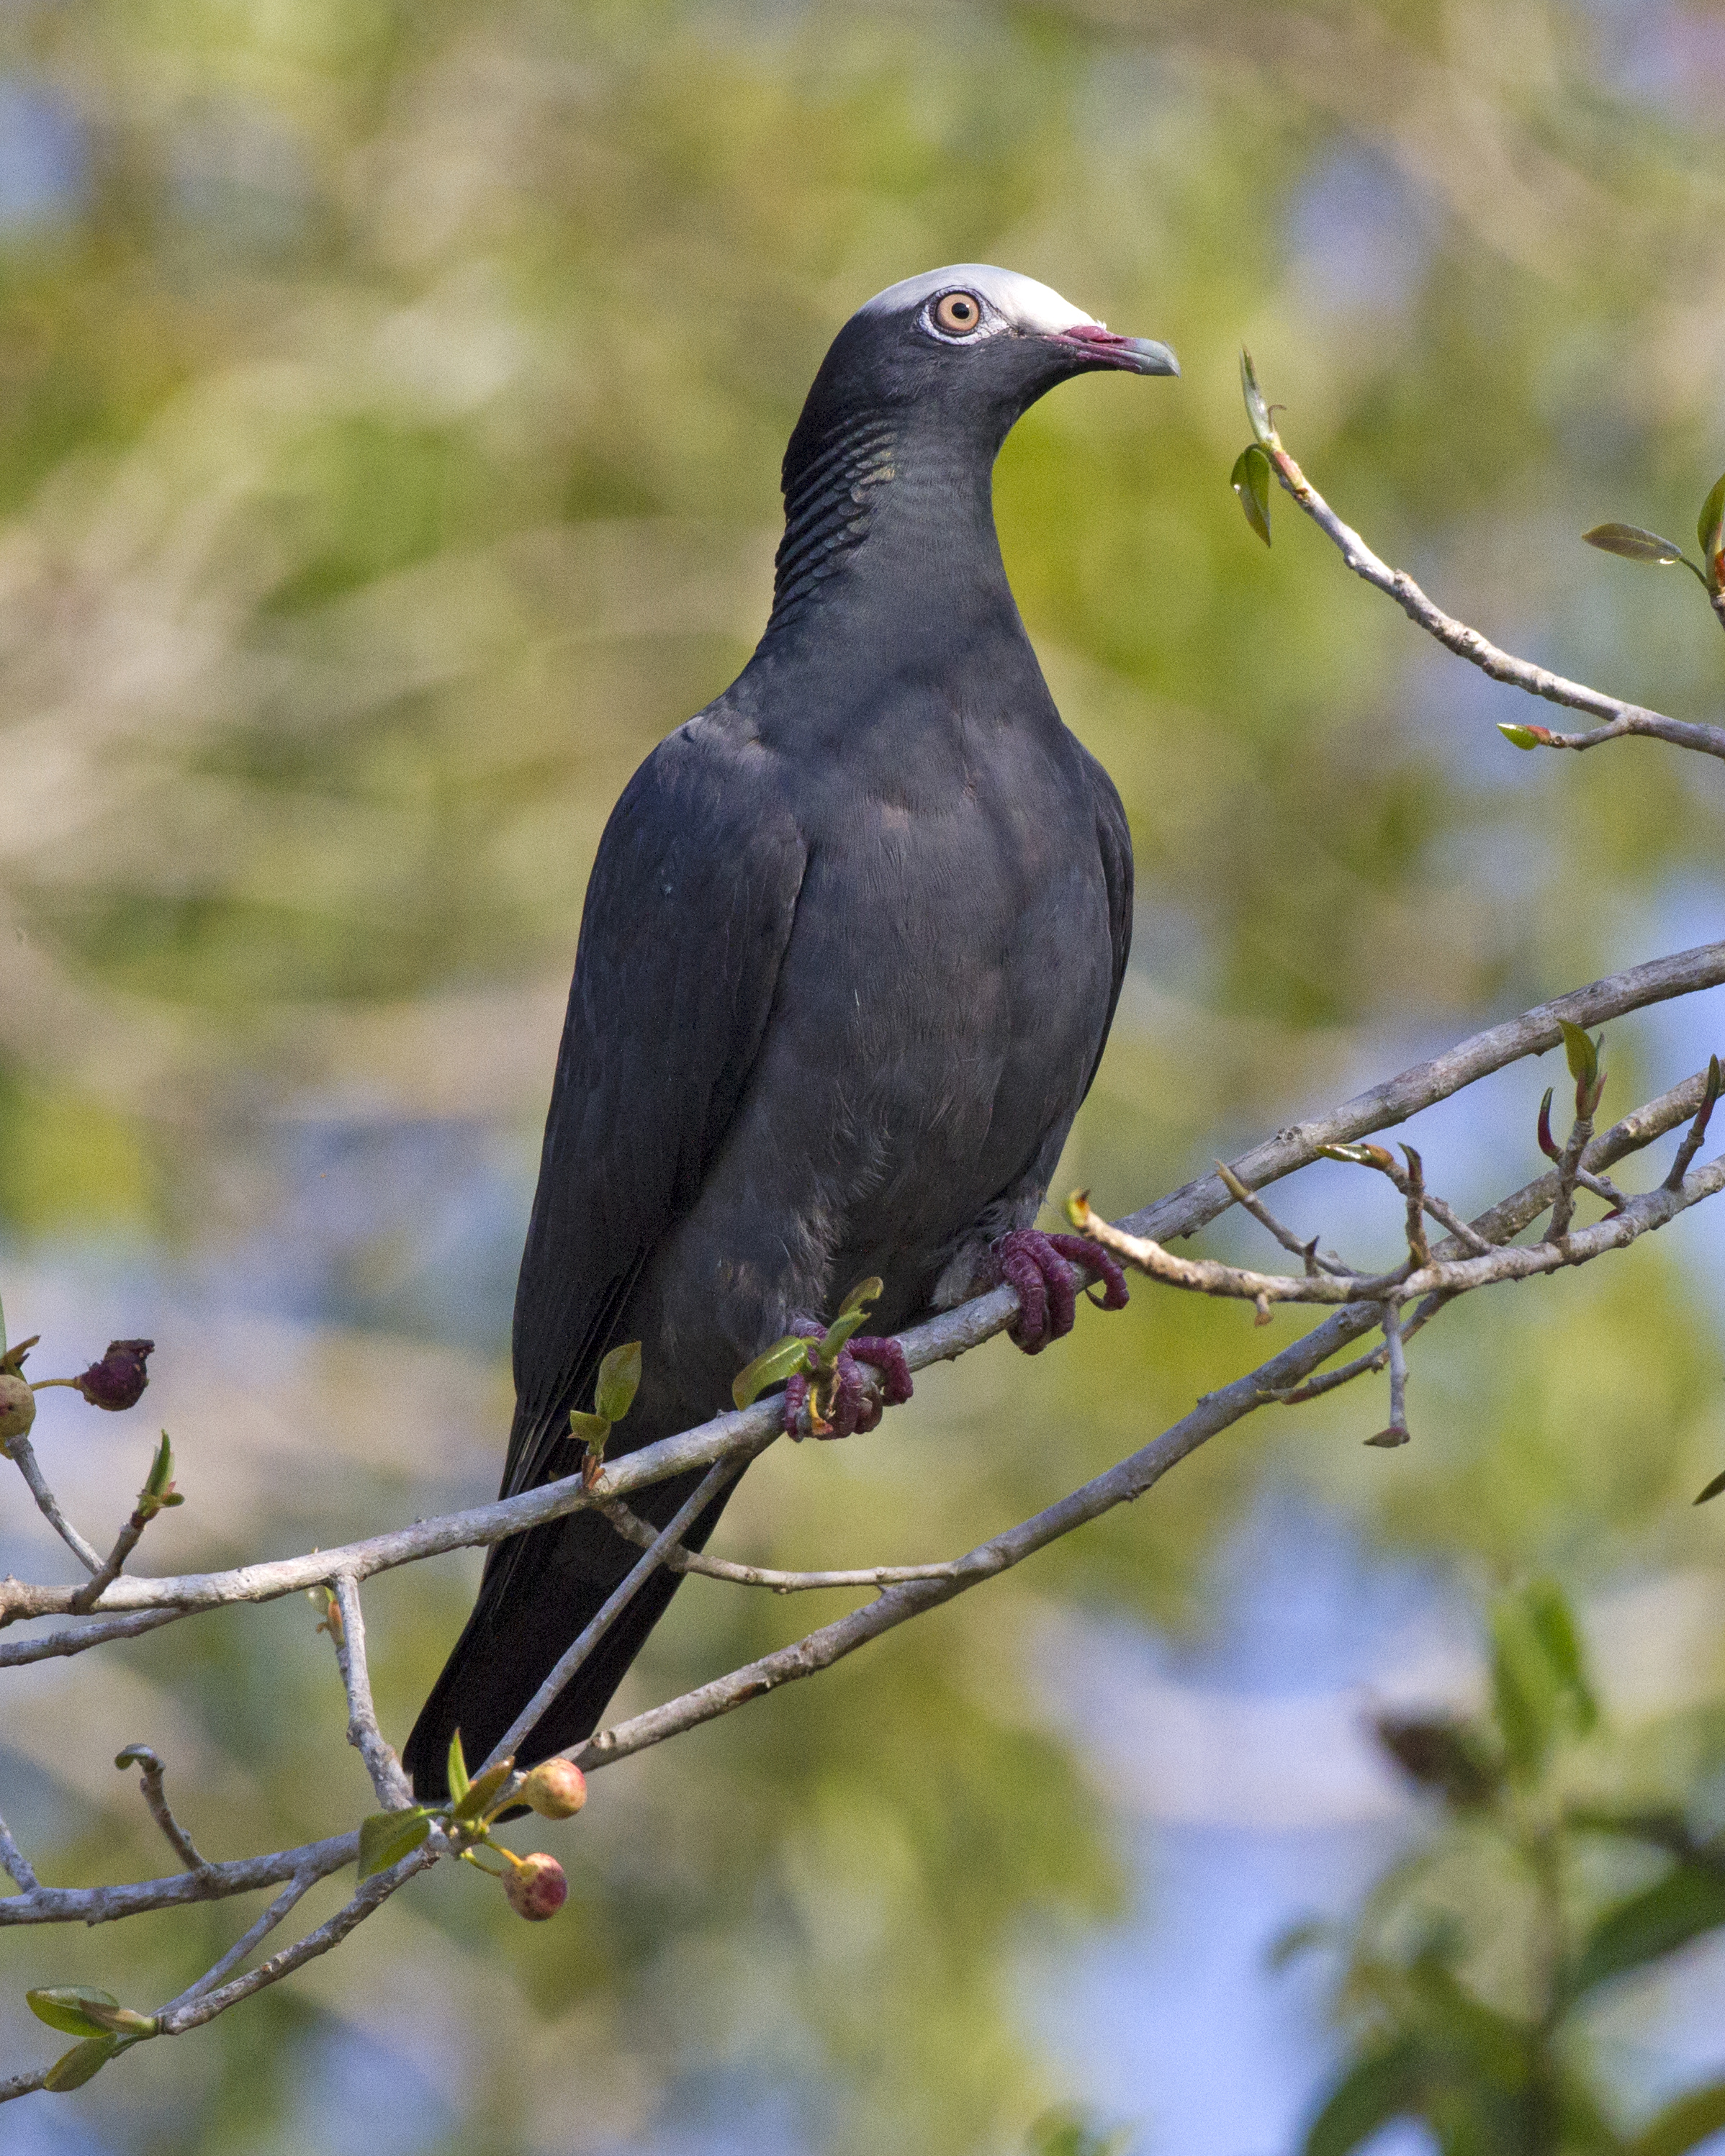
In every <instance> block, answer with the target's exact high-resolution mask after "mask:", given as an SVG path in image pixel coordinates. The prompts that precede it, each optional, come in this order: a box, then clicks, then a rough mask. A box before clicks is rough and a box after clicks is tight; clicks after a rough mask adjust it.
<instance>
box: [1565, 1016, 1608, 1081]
mask: <svg viewBox="0 0 1725 2156" xmlns="http://www.w3.org/2000/svg"><path fill="white" fill-rule="evenodd" d="M1558 1024H1559V1025H1560V1026H1561V1027H1562V1028H1563V1053H1564V1055H1565V1056H1566V1057H1567V1058H1568V1064H1569V1075H1570V1076H1571V1077H1572V1078H1573V1079H1574V1081H1575V1082H1576V1084H1577V1085H1578V1086H1591V1085H1592V1083H1593V1082H1594V1079H1595V1078H1597V1077H1598V1076H1599V1043H1598V1042H1597V1041H1594V1040H1593V1039H1589V1034H1588V1031H1587V1028H1586V1027H1585V1026H1581V1025H1575V1024H1572V1023H1571V1022H1570V1020H1569V1019H1566V1018H1560V1019H1558ZM1600 1038H1601V1039H1603V1038H1604V1035H1603V1034H1602V1035H1601V1036H1600Z"/></svg>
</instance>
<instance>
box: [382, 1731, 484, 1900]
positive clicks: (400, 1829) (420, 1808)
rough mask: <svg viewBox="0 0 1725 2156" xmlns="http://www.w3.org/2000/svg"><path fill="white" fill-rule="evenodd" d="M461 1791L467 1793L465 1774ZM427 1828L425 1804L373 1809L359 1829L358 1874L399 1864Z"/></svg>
mask: <svg viewBox="0 0 1725 2156" xmlns="http://www.w3.org/2000/svg"><path fill="white" fill-rule="evenodd" d="M453 1749H454V1747H453V1746H451V1750H452V1751H453ZM462 1794H463V1795H465V1794H466V1783H465V1777H464V1778H463V1785H462ZM457 1801H458V1802H459V1799H457ZM430 1832H431V1814H430V1812H429V1810H428V1809H427V1808H426V1806H425V1805H424V1804H412V1805H409V1807H408V1809H407V1810H405V1811H400V1812H373V1813H372V1815H371V1817H370V1818H369V1819H368V1820H365V1821H364V1822H363V1823H362V1825H361V1827H360V1830H359V1876H360V1877H361V1878H362V1879H369V1878H370V1877H371V1876H372V1873H373V1872H376V1871H388V1869H389V1867H390V1866H391V1865H392V1864H399V1863H400V1862H401V1861H402V1859H403V1857H404V1856H409V1855H411V1854H412V1852H413V1851H414V1850H416V1849H417V1848H418V1846H419V1845H420V1843H421V1842H422V1841H424V1839H425V1837H426V1836H427V1835H429V1833H430Z"/></svg>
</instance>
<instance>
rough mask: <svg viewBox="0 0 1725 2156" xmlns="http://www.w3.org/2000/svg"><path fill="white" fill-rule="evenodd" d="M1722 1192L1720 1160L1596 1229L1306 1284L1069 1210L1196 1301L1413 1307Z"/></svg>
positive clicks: (1567, 1259) (1106, 1245) (1107, 1244)
mask: <svg viewBox="0 0 1725 2156" xmlns="http://www.w3.org/2000/svg"><path fill="white" fill-rule="evenodd" d="M1721 1188H1725V1157H1722V1158H1720V1159H1718V1160H1714V1161H1711V1162H1709V1163H1708V1164H1707V1167H1706V1168H1702V1169H1700V1170H1698V1171H1697V1173H1694V1174H1692V1175H1691V1176H1689V1177H1688V1178H1686V1180H1685V1182H1684V1183H1683V1185H1682V1188H1681V1190H1676V1191H1673V1190H1667V1189H1666V1188H1664V1187H1663V1186H1662V1185H1661V1188H1659V1189H1657V1190H1649V1191H1646V1192H1644V1193H1643V1194H1642V1195H1641V1196H1640V1197H1639V1198H1632V1199H1629V1201H1628V1202H1627V1203H1626V1204H1625V1206H1624V1208H1623V1210H1622V1211H1621V1212H1620V1213H1615V1214H1611V1215H1610V1216H1609V1217H1608V1218H1607V1219H1604V1220H1600V1221H1597V1222H1595V1224H1594V1225H1593V1226H1592V1227H1591V1228H1586V1229H1581V1230H1580V1231H1579V1232H1578V1233H1575V1234H1571V1235H1565V1236H1564V1237H1563V1240H1561V1241H1559V1240H1557V1239H1555V1238H1553V1239H1551V1240H1547V1241H1545V1242H1543V1243H1536V1244H1532V1245H1520V1244H1512V1245H1500V1246H1498V1247H1496V1248H1494V1249H1493V1250H1491V1251H1489V1252H1488V1253H1487V1254H1486V1255H1485V1256H1483V1257H1469V1258H1458V1259H1453V1260H1444V1261H1441V1262H1440V1261H1437V1260H1434V1261H1433V1262H1432V1263H1430V1264H1429V1265H1420V1266H1414V1265H1412V1264H1411V1262H1410V1263H1409V1265H1403V1266H1399V1267H1398V1268H1397V1270H1395V1271H1394V1272H1393V1273H1381V1274H1378V1276H1376V1277H1374V1278H1373V1279H1371V1280H1353V1281H1345V1280H1335V1279H1328V1278H1326V1279H1318V1280H1313V1279H1305V1280H1298V1279H1296V1278H1294V1277H1293V1276H1291V1275H1289V1274H1276V1273H1255V1272H1250V1271H1247V1270H1245V1268H1243V1267H1241V1266H1238V1265H1219V1264H1218V1263H1216V1261H1215V1260H1214V1259H1208V1258H1177V1257H1176V1256H1175V1255H1173V1252H1172V1251H1170V1250H1163V1247H1162V1245H1160V1244H1159V1243H1157V1242H1155V1241H1153V1240H1151V1239H1150V1238H1149V1237H1148V1236H1142V1235H1127V1234H1126V1233H1124V1232H1123V1231H1122V1229H1119V1228H1117V1227H1114V1226H1112V1225H1111V1224H1109V1223H1108V1222H1107V1221H1106V1220H1104V1219H1101V1216H1100V1215H1099V1214H1096V1213H1093V1212H1091V1209H1090V1208H1089V1206H1088V1205H1087V1204H1085V1202H1084V1201H1083V1200H1082V1199H1081V1198H1080V1199H1074V1200H1073V1202H1072V1204H1071V1206H1070V1208H1069V1210H1070V1211H1071V1212H1072V1214H1073V1217H1074V1219H1075V1222H1076V1224H1077V1226H1078V1227H1079V1229H1080V1232H1081V1234H1084V1235H1089V1236H1090V1237H1091V1239H1092V1240H1094V1241H1096V1242H1098V1243H1100V1244H1101V1245H1102V1247H1103V1249H1104V1250H1111V1251H1112V1252H1113V1253H1114V1255H1115V1256H1116V1257H1117V1258H1123V1259H1124V1260H1126V1262H1127V1264H1128V1265H1135V1266H1137V1268H1138V1270H1140V1271H1142V1272H1145V1273H1147V1274H1148V1275H1149V1276H1150V1277H1151V1278H1152V1279H1153V1280H1159V1281H1164V1282H1165V1283H1167V1285H1168V1286H1172V1287H1181V1288H1186V1289H1188V1290H1190V1291H1193V1292H1195V1293H1197V1294H1199V1295H1217V1296H1231V1297H1233V1298H1235V1299H1236V1300H1238V1301H1246V1302H1260V1303H1261V1302H1317V1303H1335V1302H1343V1301H1347V1302H1354V1301H1373V1302H1389V1301H1395V1302H1413V1301H1417V1300H1418V1299H1419V1298H1420V1296H1426V1295H1431V1294H1433V1293H1435V1292H1438V1291H1442V1292H1444V1293H1447V1294H1452V1295H1466V1294H1470V1293H1471V1292H1472V1291H1473V1290H1475V1289H1476V1288H1481V1287H1489V1286H1495V1285H1496V1284H1497V1282H1498V1281H1512V1280H1532V1279H1534V1278H1535V1277H1537V1276H1538V1275H1539V1274H1541V1273H1552V1272H1558V1271H1561V1270H1563V1269H1564V1268H1566V1267H1568V1266H1569V1265H1586V1264H1589V1262H1590V1261H1591V1260H1593V1259H1594V1258H1596V1257H1599V1256H1601V1255H1603V1254H1604V1252H1605V1251H1607V1250H1621V1249H1623V1248H1624V1247H1625V1245H1628V1244H1630V1243H1632V1242H1634V1241H1635V1239H1636V1238H1637V1237H1638V1236H1640V1235H1645V1234H1647V1233H1648V1232H1649V1231H1650V1230H1651V1229H1658V1228H1662V1227H1664V1226H1665V1224H1666V1222H1667V1221H1669V1220H1672V1219H1676V1215H1677V1214H1679V1213H1681V1212H1685V1211H1686V1210H1687V1209H1688V1208H1689V1207H1690V1206H1691V1205H1696V1204H1700V1203H1701V1201H1702V1199H1704V1198H1710V1197H1712V1194H1713V1193H1714V1192H1715V1191H1717V1190H1718V1189H1721Z"/></svg>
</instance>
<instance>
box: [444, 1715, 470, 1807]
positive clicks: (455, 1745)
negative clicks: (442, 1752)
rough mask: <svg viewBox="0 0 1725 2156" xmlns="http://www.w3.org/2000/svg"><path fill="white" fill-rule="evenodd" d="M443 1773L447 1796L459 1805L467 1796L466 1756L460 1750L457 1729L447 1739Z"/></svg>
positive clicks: (462, 1750) (459, 1736) (460, 1745)
mask: <svg viewBox="0 0 1725 2156" xmlns="http://www.w3.org/2000/svg"><path fill="white" fill-rule="evenodd" d="M445 1772H446V1774H447V1775H448V1777H449V1794H450V1795H451V1796H452V1797H453V1798H454V1799H455V1802H456V1803H457V1804H459V1803H460V1801H461V1799H463V1797H465V1795H466V1794H467V1754H466V1753H465V1750H464V1749H463V1748H462V1744H461V1732H460V1731H459V1729H458V1730H457V1731H456V1732H454V1736H452V1737H451V1738H450V1739H449V1762H448V1765H447V1767H446V1768H445Z"/></svg>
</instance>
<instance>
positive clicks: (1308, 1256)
mask: <svg viewBox="0 0 1725 2156" xmlns="http://www.w3.org/2000/svg"><path fill="white" fill-rule="evenodd" d="M1216 1173H1217V1174H1218V1175H1219V1176H1220V1177H1221V1178H1222V1181H1223V1183H1224V1184H1225V1185H1226V1187H1227V1191H1228V1195H1229V1196H1230V1198H1231V1199H1233V1200H1234V1202H1235V1204H1236V1205H1243V1206H1244V1207H1245V1209H1246V1211H1247V1212H1248V1213H1250V1214H1251V1216H1252V1218H1253V1219H1255V1221H1256V1222H1257V1223H1258V1224H1259V1225H1260V1227H1264V1228H1267V1229H1269V1230H1270V1232H1271V1235H1274V1236H1275V1238H1276V1241H1277V1242H1278V1243H1280V1244H1281V1246H1282V1248H1283V1250H1291V1251H1292V1252H1293V1254H1294V1255H1295V1256H1296V1258H1298V1259H1300V1260H1301V1262H1302V1263H1303V1264H1304V1265H1305V1267H1306V1270H1307V1273H1308V1274H1309V1273H1317V1272H1325V1273H1346V1274H1352V1272H1353V1266H1352V1265H1347V1264H1345V1263H1344V1262H1343V1260H1342V1259H1340V1258H1337V1257H1334V1256H1332V1255H1329V1254H1327V1252H1322V1251H1320V1250H1319V1249H1318V1247H1317V1236H1316V1235H1314V1236H1313V1237H1312V1240H1310V1241H1309V1242H1307V1241H1302V1240H1301V1238H1300V1237H1299V1236H1298V1235H1296V1234H1295V1233H1294V1231H1293V1229H1291V1228H1290V1227H1289V1226H1287V1224H1286V1223H1285V1222H1283V1221H1281V1220H1278V1219H1276V1215H1275V1214H1273V1213H1272V1212H1271V1209H1270V1208H1269V1207H1268V1206H1267V1205H1266V1204H1265V1203H1264V1201H1263V1199H1261V1198H1260V1197H1259V1195H1258V1193H1256V1192H1255V1190H1250V1189H1248V1188H1247V1187H1246V1185H1245V1183H1242V1182H1241V1181H1240V1178H1239V1177H1238V1176H1237V1175H1236V1174H1235V1173H1234V1170H1233V1169H1232V1168H1230V1167H1229V1166H1228V1165H1227V1164H1226V1163H1225V1162H1223V1161H1218V1162H1217V1163H1216Z"/></svg>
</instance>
